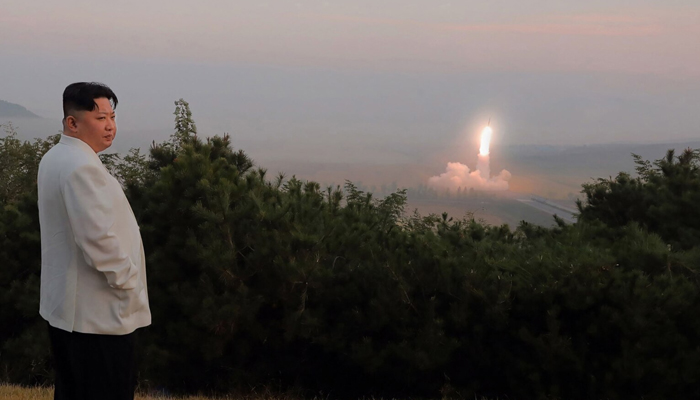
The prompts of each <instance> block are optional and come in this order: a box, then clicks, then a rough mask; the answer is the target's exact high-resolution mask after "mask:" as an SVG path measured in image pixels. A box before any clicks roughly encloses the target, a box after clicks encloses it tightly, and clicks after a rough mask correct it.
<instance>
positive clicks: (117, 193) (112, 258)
mask: <svg viewBox="0 0 700 400" xmlns="http://www.w3.org/2000/svg"><path fill="white" fill-rule="evenodd" d="M37 185H38V188H39V223H40V226H41V303H40V306H39V314H41V316H42V317H43V318H44V319H45V320H47V321H48V322H49V324H50V325H51V326H53V327H56V328H59V329H62V330H65V331H69V332H73V331H75V332H82V333H96V334H106V335H125V334H128V333H131V332H133V331H134V330H136V329H137V328H140V327H144V326H147V325H150V324H151V311H150V308H149V306H148V290H147V288H146V263H145V261H146V260H145V256H144V252H143V243H142V242H141V234H140V231H139V227H138V224H137V223H136V218H135V217H134V213H133V211H132V210H131V206H130V205H129V201H128V200H127V198H126V196H125V195H124V191H123V190H122V187H121V185H120V184H119V182H118V181H117V180H116V179H115V178H114V177H112V175H110V174H109V172H108V171H107V169H106V168H105V167H104V165H102V162H101V161H100V158H99V157H98V156H97V154H96V153H95V152H94V151H93V150H92V148H90V146H88V144H87V143H85V142H83V141H82V140H80V139H77V138H74V137H70V136H66V135H62V136H61V140H60V142H59V143H58V144H57V145H56V146H54V147H53V148H51V150H49V151H48V152H47V153H46V154H45V155H44V157H43V158H42V160H41V163H40V164H39V175H38V179H37Z"/></svg>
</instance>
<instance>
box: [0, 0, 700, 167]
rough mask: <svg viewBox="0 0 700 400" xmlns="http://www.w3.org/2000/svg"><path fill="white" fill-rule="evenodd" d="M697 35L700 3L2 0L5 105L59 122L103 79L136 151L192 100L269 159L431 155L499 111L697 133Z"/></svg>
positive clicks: (519, 117)
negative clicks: (67, 101) (72, 93)
mask: <svg viewBox="0 0 700 400" xmlns="http://www.w3.org/2000/svg"><path fill="white" fill-rule="evenodd" d="M699 39H700V2H699V1H697V0H684V1H681V0H666V1H650V0H605V1H602V0H589V1H562V0H530V1H504V0H494V1H465V0H462V1H436V0H432V1H427V0H426V1H418V0H389V1H381V0H372V1H370V0H352V1H350V0H345V1H289V2H287V1H223V0H221V1H213V0H208V1H207V0H202V1H192V0H188V1H182V0H168V1H162V0H151V1H145V0H139V1H131V0H129V1H112V2H101V1H97V0H61V1H48V0H0V99H3V100H7V101H10V102H14V103H19V104H22V105H24V106H26V107H28V108H29V109H30V110H32V111H34V112H36V113H38V114H40V115H42V116H44V117H47V118H49V119H50V120H52V121H55V120H57V119H59V118H60V116H61V114H60V95H61V92H62V90H63V88H64V87H65V86H66V85H67V84H69V83H71V82H74V81H79V80H80V81H82V80H96V81H101V82H104V83H107V84H108V85H110V86H111V87H112V88H113V89H114V90H115V92H117V94H118V96H119V98H120V100H121V102H120V105H119V108H118V109H117V112H118V121H119V128H120V132H121V133H120V134H121V135H122V136H121V145H122V146H127V147H128V146H131V145H143V144H146V143H150V141H151V140H153V139H156V140H160V139H163V138H165V137H167V135H168V134H169V133H170V131H171V129H172V125H173V124H172V119H173V116H172V111H173V109H174V106H173V101H174V100H177V99H178V98H181V97H183V98H185V99H186V100H188V101H189V102H190V104H191V106H192V110H193V112H194V116H195V119H196V121H197V123H198V126H199V127H200V132H202V133H203V134H205V135H208V134H218V133H222V132H224V131H226V132H230V133H231V134H232V136H233V137H234V142H235V143H236V144H237V146H239V147H243V148H244V149H246V150H248V151H249V152H250V153H252V155H253V156H254V157H257V158H259V159H273V158H277V159H290V160H310V161H326V162H331V161H343V162H347V161H360V162H370V161H378V160H383V161H385V162H405V161H420V160H421V159H422V158H429V157H432V156H433V155H435V154H445V153H449V154H458V153H459V152H462V151H471V150H470V149H472V148H476V147H478V143H476V141H477V135H478V132H479V131H480V127H481V126H483V124H484V123H485V121H486V120H487V119H488V118H489V117H491V118H492V121H493V126H494V139H493V143H494V145H496V146H497V145H498V144H499V143H503V144H554V145H570V144H585V143H606V142H624V141H645V142H649V141H665V140H671V141H672V140H681V139H689V138H700V130H699V129H698V127H700V112H699V111H700V42H699ZM50 126H52V127H53V126H55V125H50ZM27 129H30V128H27ZM42 129H44V128H42ZM46 129H48V128H46ZM56 129H58V127H57V126H56ZM47 133H53V131H52V132H47ZM450 152H453V153H450ZM454 161H458V160H454Z"/></svg>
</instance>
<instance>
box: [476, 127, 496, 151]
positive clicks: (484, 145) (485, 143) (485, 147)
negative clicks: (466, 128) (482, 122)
mask: <svg viewBox="0 0 700 400" xmlns="http://www.w3.org/2000/svg"><path fill="white" fill-rule="evenodd" d="M492 132H493V131H492V130H491V127H490V126H487V127H486V128H484V130H483V131H481V147H480V148H479V154H481V155H482V156H487V155H489V147H490V146H491V133H492Z"/></svg>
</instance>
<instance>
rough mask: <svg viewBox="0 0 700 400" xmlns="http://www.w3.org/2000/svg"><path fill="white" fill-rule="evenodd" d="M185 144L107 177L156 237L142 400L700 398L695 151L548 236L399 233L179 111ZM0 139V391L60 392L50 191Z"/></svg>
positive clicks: (120, 163) (488, 231)
mask: <svg viewBox="0 0 700 400" xmlns="http://www.w3.org/2000/svg"><path fill="white" fill-rule="evenodd" d="M176 105H177V108H176V113H175V114H176V130H175V134H174V135H173V137H172V138H171V140H169V141H167V142H164V143H160V144H154V145H153V147H152V148H151V149H150V152H149V153H148V154H147V155H143V154H140V153H139V152H138V151H136V150H134V151H132V152H130V153H129V154H128V155H126V156H118V155H108V156H103V157H102V158H103V160H104V162H105V164H106V165H107V166H108V167H109V168H110V169H111V170H112V172H113V173H114V174H115V176H117V177H118V179H119V180H120V181H121V182H122V183H123V185H124V187H125V191H126V193H127V195H128V197H129V200H130V202H131V205H132V208H133V210H134V212H135V213H136V216H137V218H138V220H139V223H140V226H141V234H142V236H143V240H144V245H145V248H146V255H147V269H148V286H149V296H150V300H151V309H152V312H153V325H152V326H151V327H149V328H147V329H145V330H144V335H143V336H142V340H141V346H142V353H141V359H140V371H141V372H140V375H139V380H140V385H141V387H142V388H154V389H167V390H168V391H171V392H183V393H185V392H187V393H195V392H230V391H236V392H246V391H250V390H251V388H259V387H261V385H262V386H265V387H267V388H270V389H272V390H274V391H276V390H280V391H285V390H298V391H299V393H301V394H303V395H308V396H323V397H328V398H357V397H358V396H384V397H414V398H415V397H431V398H435V397H460V398H474V397H475V396H487V397H489V398H497V397H498V398H520V399H550V398H562V399H601V398H607V399H632V398H634V399H639V398H642V397H643V398H647V399H670V398H700V318H697V313H698V310H700V290H699V289H700V287H699V285H698V274H697V270H698V266H700V246H698V245H699V244H700V207H698V206H697V205H698V204H700V169H699V162H698V161H699V156H698V152H697V151H693V150H688V151H686V152H684V153H683V154H681V155H680V156H676V155H674V154H673V153H672V152H669V153H668V154H667V155H666V157H664V158H662V159H660V160H658V161H655V162H648V161H644V160H642V159H640V158H638V159H637V165H638V171H637V172H638V176H637V177H634V178H632V177H630V176H629V175H627V174H623V173H621V174H619V175H618V176H617V177H615V178H612V179H601V180H598V181H595V182H590V183H586V184H584V185H583V188H582V189H583V196H585V200H584V201H583V202H580V203H579V211H580V218H579V221H578V222H577V223H576V224H573V225H568V224H565V223H564V222H563V221H561V220H558V221H557V224H556V226H555V227H554V228H551V229H547V228H542V227H538V226H533V225H530V224H527V223H521V224H520V226H518V227H517V229H515V230H512V229H510V228H509V227H507V226H484V225H482V224H479V223H478V222H476V221H474V220H471V219H453V218H451V217H450V216H448V215H447V214H443V215H427V216H421V215H418V214H409V215H406V214H405V213H404V206H405V204H406V193H405V191H402V190H397V191H396V192H394V193H391V194H388V195H387V196H386V197H383V198H373V197H372V196H371V194H370V193H367V192H366V191H364V190H361V189H360V188H358V187H357V186H355V185H353V184H352V183H349V182H348V183H346V185H345V187H344V188H343V189H342V190H341V189H339V188H337V187H336V188H332V187H331V188H321V187H320V186H319V185H318V184H317V183H314V182H304V181H300V180H297V179H294V178H292V179H286V178H285V177H284V176H277V177H268V176H267V174H266V172H265V170H264V169H262V168H259V167H255V166H254V165H253V163H252V162H251V160H250V159H249V158H248V156H247V155H246V154H245V153H244V152H243V151H240V150H238V151H236V150H234V149H233V148H232V146H231V139H230V137H228V136H224V137H212V138H206V139H205V138H203V137H201V135H198V134H197V131H196V128H195V125H194V122H193V121H192V117H191V113H190V112H189V107H188V105H187V103H186V102H184V101H182V100H181V101H178V102H176ZM56 140H57V137H51V138H49V139H46V140H37V141H35V142H33V143H28V142H21V141H19V140H17V139H16V138H15V137H14V134H13V133H12V132H8V134H7V135H6V136H5V137H4V138H3V139H0V189H1V191H0V283H1V284H2V285H3V287H2V290H1V291H0V379H1V380H4V381H7V382H13V383H22V384H36V383H49V382H51V380H52V377H51V374H50V372H49V371H50V368H49V364H48V360H49V348H48V342H47V335H46V324H45V322H44V321H43V320H42V319H41V318H40V317H39V315H38V308H39V273H40V263H41V261H40V255H41V249H40V241H39V223H38V216H37V204H36V201H37V194H36V181H35V176H36V169H37V165H38V162H39V160H40V158H41V156H42V155H43V154H44V153H45V152H46V151H47V150H48V149H49V148H50V147H51V146H52V145H53V144H54V143H56Z"/></svg>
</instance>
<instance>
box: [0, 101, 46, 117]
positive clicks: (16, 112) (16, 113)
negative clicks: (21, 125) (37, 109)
mask: <svg viewBox="0 0 700 400" xmlns="http://www.w3.org/2000/svg"><path fill="white" fill-rule="evenodd" d="M0 117H3V118H40V117H39V116H38V115H36V114H34V113H33V112H31V111H29V110H27V109H26V108H24V107H22V106H20V105H19V104H14V103H10V102H7V101H4V100H0Z"/></svg>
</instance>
